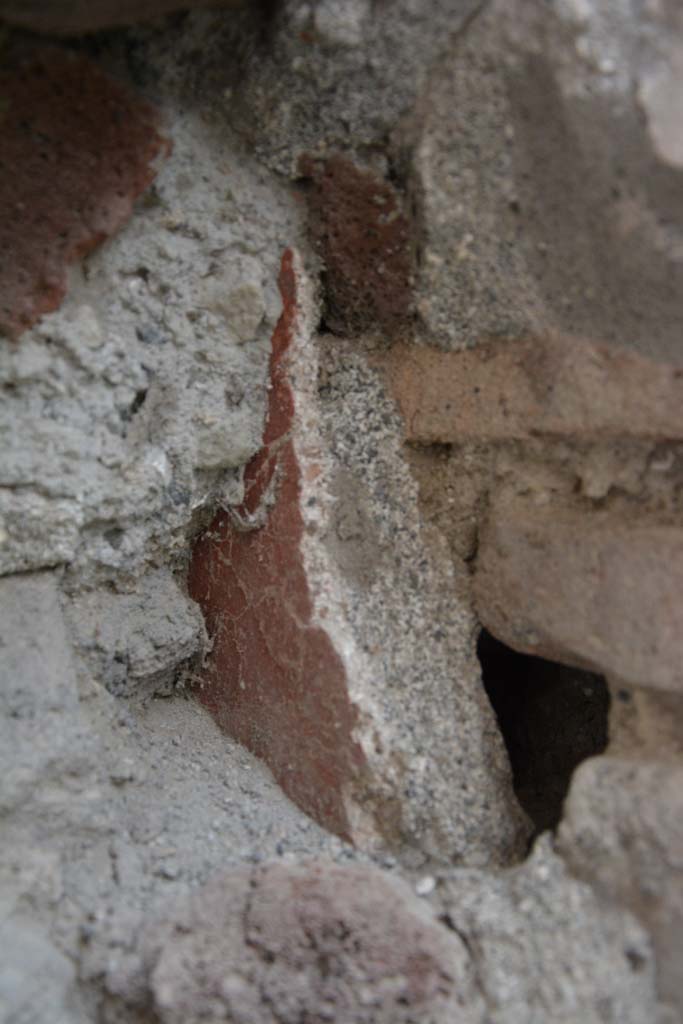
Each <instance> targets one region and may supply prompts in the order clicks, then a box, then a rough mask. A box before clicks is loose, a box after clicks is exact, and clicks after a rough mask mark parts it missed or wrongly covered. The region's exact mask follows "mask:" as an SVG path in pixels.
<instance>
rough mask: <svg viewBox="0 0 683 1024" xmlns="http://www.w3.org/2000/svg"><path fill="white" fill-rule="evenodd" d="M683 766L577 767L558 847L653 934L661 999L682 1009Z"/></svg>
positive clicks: (617, 763)
mask: <svg viewBox="0 0 683 1024" xmlns="http://www.w3.org/2000/svg"><path fill="white" fill-rule="evenodd" d="M682 783H683V770H682V769H681V766H680V763H679V764H677V765H672V764H670V763H669V764H664V763H657V762H656V761H649V762H648V761H644V762H641V763H638V762H636V761H632V760H627V759H625V758H607V757H603V758H600V759H599V760H591V761H586V762H585V764H583V765H582V766H581V768H580V769H579V770H578V771H577V773H576V775H575V777H574V781H573V783H572V787H571V790H570V794H569V798H568V801H567V808H566V814H565V819H564V821H563V823H562V825H561V827H560V832H559V849H560V852H561V853H562V854H563V856H564V857H565V858H566V860H567V862H568V864H569V865H570V867H571V869H572V870H573V871H575V872H576V873H577V874H579V875H580V877H581V878H584V879H586V880H587V881H589V882H591V883H592V884H593V885H594V886H595V887H596V889H597V891H599V892H600V893H601V894H602V895H603V896H605V897H607V898H609V899H611V900H616V901H618V902H620V903H622V904H624V905H625V906H628V907H631V909H632V910H633V912H634V913H635V914H637V916H638V917H639V918H640V919H641V921H642V922H643V924H645V925H646V926H647V927H648V928H649V929H650V932H651V934H652V939H653V943H654V948H655V951H656V953H657V965H658V966H657V970H658V975H659V989H660V992H661V995H662V998H663V999H664V1000H666V1001H670V1002H671V1004H672V1005H673V1006H677V1007H678V1008H679V1009H680V1008H681V1007H682V1006H683V973H682V972H681V932H682V929H683V808H682V807H681V803H682V797H681V794H682V792H683V790H682Z"/></svg>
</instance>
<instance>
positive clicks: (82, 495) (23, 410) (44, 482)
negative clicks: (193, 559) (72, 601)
mask: <svg viewBox="0 0 683 1024" xmlns="http://www.w3.org/2000/svg"><path fill="white" fill-rule="evenodd" d="M165 95H166V100H165V103H166V107H165V108H164V109H165V110H166V111H167V113H168V120H169V122H170V126H171V128H172V130H171V134H172V136H173V147H174V148H173V153H172V154H171V156H170V157H169V159H168V160H167V161H166V163H165V165H164V167H163V169H162V171H161V173H160V175H159V177H158V178H157V181H156V184H155V187H154V191H153V192H152V193H150V195H149V201H148V202H147V203H145V205H144V207H143V208H139V209H138V211H137V215H136V217H135V218H134V220H133V221H132V222H131V223H129V225H128V226H127V228H126V229H125V230H124V231H123V232H122V233H121V234H120V235H119V236H118V237H117V238H115V239H113V240H112V241H111V242H110V243H109V244H108V245H107V247H106V248H105V249H101V250H99V251H98V252H96V253H94V254H92V255H91V256H90V257H89V258H88V261H87V264H86V265H85V266H84V267H83V269H82V271H76V275H75V278H74V279H73V281H72V287H71V290H70V293H69V295H68V296H67V299H66V300H65V302H64V304H63V305H62V307H61V309H60V310H59V311H58V312H57V313H55V314H52V315H51V316H49V317H46V318H44V319H43V321H42V322H41V323H40V324H38V325H37V326H36V327H35V328H34V329H33V330H32V331H30V332H27V333H26V334H24V336H23V337H22V339H21V343H20V344H19V345H17V346H11V345H7V344H5V345H4V346H2V349H1V350H0V381H1V382H2V385H3V402H2V407H1V410H0V438H1V441H0V443H1V444H2V448H3V452H4V458H3V460H2V470H1V471H0V571H2V572H23V571H27V570H34V569H40V568H43V567H45V566H53V565H58V564H64V563H69V564H71V565H72V566H73V568H74V572H75V573H76V574H77V575H78V585H81V584H83V585H90V586H92V585H93V584H94V583H100V582H105V583H107V584H109V583H111V581H112V580H121V579H122V578H123V580H124V582H125V585H127V586H128V587H130V579H131V573H132V574H133V575H135V574H137V573H139V572H141V571H143V570H144V569H145V568H146V567H147V566H148V565H149V564H150V563H152V564H155V563H156V564H157V565H158V564H162V565H163V564H166V563H167V561H168V560H169V556H170V558H171V560H173V558H174V557H176V558H178V559H180V560H182V559H184V558H186V544H187V541H186V537H187V533H188V531H189V530H190V529H191V527H192V524H193V520H194V517H196V516H197V515H199V514H200V513H201V510H202V509H203V508H204V507H206V506H208V507H210V508H215V505H216V503H217V502H230V501H233V502H239V500H240V498H241V495H242V491H241V482H240V469H241V466H242V465H243V463H244V462H246V461H247V460H248V459H249V457H250V456H251V455H252V454H253V452H254V451H255V450H256V449H257V448H258V446H259V443H260V438H261V431H262V417H263V411H264V404H265V373H266V367H267V361H268V349H269V340H270V334H271V332H272V328H273V326H274V324H275V321H276V320H277V316H278V314H279V303H278V295H277V287H276V276H277V267H278V265H279V259H280V253H281V250H282V248H283V247H284V244H285V243H286V242H287V241H291V240H292V238H293V237H294V238H296V237H298V232H299V230H300V229H299V226H298V211H297V210H296V208H295V207H294V204H292V203H291V201H290V202H287V201H286V196H285V195H284V194H283V193H282V191H281V190H280V189H279V188H278V187H277V186H276V185H275V184H274V183H271V184H266V182H265V181H264V180H263V176H262V175H261V177H260V178H259V174H257V173H256V171H255V169H254V166H253V163H251V162H250V160H249V158H248V157H247V156H246V155H245V154H243V153H240V151H239V149H235V148H233V145H232V143H231V140H230V139H229V138H226V137H225V136H224V135H223V136H220V137H216V134H215V132H213V130H212V129H211V127H210V125H208V124H207V123H206V122H205V121H203V120H202V118H201V117H200V116H199V114H198V113H197V112H196V111H193V110H190V111H188V112H187V113H186V114H184V115H183V116H182V117H180V116H179V115H178V114H177V113H175V112H174V110H173V106H172V104H173V102H174V101H173V96H174V92H173V87H172V86H171V85H170V84H169V85H167V86H166V93H165ZM197 164H201V166H202V168H203V172H202V175H201V177H197V176H196V175H195V173H194V169H195V167H196V165H197ZM247 339H248V340H247Z"/></svg>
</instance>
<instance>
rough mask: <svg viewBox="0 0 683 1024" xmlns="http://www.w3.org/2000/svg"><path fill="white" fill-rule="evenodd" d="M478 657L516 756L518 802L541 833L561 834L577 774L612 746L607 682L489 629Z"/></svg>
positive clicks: (483, 635)
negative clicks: (522, 648) (518, 647)
mask: <svg viewBox="0 0 683 1024" xmlns="http://www.w3.org/2000/svg"><path fill="white" fill-rule="evenodd" d="M477 652H478V655H479V660H480V662H481V670H482V678H483V681H484V687H485V688H486V693H487V694H488V697H489V700H490V701H491V704H492V706H493V709H494V711H495V713H496V717H497V718H498V724H499V726H500V730H501V732H502V734H503V738H504V740H505V745H506V747H507V750H508V755H509V757H510V763H511V766H512V773H513V780H514V786H515V792H516V794H517V798H518V800H519V802H520V804H521V805H522V807H523V808H524V810H525V811H526V812H527V814H528V815H529V817H530V818H531V820H532V821H533V823H534V825H535V826H536V832H537V833H539V832H542V831H544V830H545V829H553V828H555V827H556V826H557V824H558V823H559V821H560V817H561V814H562V804H563V802H564V798H565V796H566V795H567V790H568V788H569V783H570V781H571V777H572V773H573V772H574V769H575V768H576V767H577V766H578V765H579V764H580V763H581V761H584V760H585V759H586V758H587V757H593V756H595V755H596V754H601V753H602V752H603V751H604V749H605V747H606V746H607V717H608V711H609V692H608V689H607V684H606V682H605V679H604V677H603V676H599V675H595V674H594V673H593V672H586V671H583V670H582V669H578V668H571V667H569V666H567V665H560V664H558V663H557V662H554V661H546V660H545V659H544V658H536V657H533V656H532V655H529V654H520V653H518V652H517V651H513V650H512V649H511V648H510V647H506V645H505V644H503V643H501V642H500V640H497V639H496V638H495V637H494V636H492V635H491V634H490V633H489V632H487V631H486V630H485V629H484V630H482V632H481V635H480V637H479V644H478V648H477Z"/></svg>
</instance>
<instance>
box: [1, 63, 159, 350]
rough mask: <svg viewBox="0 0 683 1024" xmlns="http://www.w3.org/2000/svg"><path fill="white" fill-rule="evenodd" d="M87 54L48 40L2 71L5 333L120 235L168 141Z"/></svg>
mask: <svg viewBox="0 0 683 1024" xmlns="http://www.w3.org/2000/svg"><path fill="white" fill-rule="evenodd" d="M156 122H157V115H156V113H155V111H154V109H153V108H152V107H151V106H150V105H149V104H147V103H145V102H143V101H142V100H140V99H138V98H136V97H134V96H132V95H131V94H129V93H128V92H127V91H126V90H125V89H124V88H123V87H122V86H120V85H119V84H118V83H117V82H114V81H113V80H112V79H110V78H108V77H107V76H106V75H104V74H103V73H102V72H101V71H100V70H99V69H98V68H97V67H96V66H95V65H94V64H93V63H92V62H91V61H89V60H87V59H86V58H85V57H82V56H79V55H76V54H73V53H69V52H68V51H65V50H60V49H57V48H56V47H43V48H42V49H40V50H39V51H38V52H37V53H36V52H33V53H32V54H31V56H30V57H25V58H24V59H23V60H21V61H18V62H17V63H15V64H14V65H13V66H10V67H9V68H8V69H6V70H3V71H2V73H0V331H4V332H5V333H7V334H8V335H9V336H10V337H12V338H16V337H18V336H19V335H20V334H21V333H22V331H25V330H26V329H27V328H28V327H30V326H31V325H32V324H34V323H35V322H36V321H37V320H38V319H39V318H40V317H41V316H42V315H43V314H44V313H48V312H51V311H52V310H54V309H57V308H58V306H59V305H60V303H61V301H62V299H63V298H64V295H65V293H66V287H67V269H68V266H69V264H71V263H74V262H75V261H77V260H79V259H81V258H82V257H83V256H85V255H86V254H87V253H88V252H90V251H91V250H92V249H94V248H95V247H96V246H97V245H99V244H100V243H102V242H103V241H104V240H105V239H106V238H108V237H109V236H110V235H112V234H114V233H115V232H116V231H118V230H119V228H121V226H122V225H123V224H124V223H125V222H126V221H127V220H128V218H129V217H130V215H131V213H132V211H133V202H134V200H135V199H136V198H137V197H138V196H139V195H140V193H141V192H142V191H143V190H144V189H145V188H146V187H147V186H148V185H149V183H150V182H151V181H152V179H153V178H154V176H155V174H156V169H155V168H154V167H153V166H152V162H153V161H154V159H155V158H156V157H157V156H158V155H159V153H161V152H162V151H166V152H167V151H168V149H169V144H168V143H167V142H166V141H165V140H164V139H162V138H161V136H160V135H159V134H158V133H157V130H156Z"/></svg>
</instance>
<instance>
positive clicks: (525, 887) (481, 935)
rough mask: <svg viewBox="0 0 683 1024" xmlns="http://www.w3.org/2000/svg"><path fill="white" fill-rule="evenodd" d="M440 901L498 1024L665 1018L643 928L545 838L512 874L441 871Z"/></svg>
mask: <svg viewBox="0 0 683 1024" xmlns="http://www.w3.org/2000/svg"><path fill="white" fill-rule="evenodd" d="M433 902H434V904H435V905H436V906H438V907H440V908H442V913H443V914H444V915H445V920H446V923H447V924H448V925H449V927H450V928H452V929H453V931H454V932H455V934H456V935H458V936H460V937H461V938H462V939H463V940H464V941H465V943H466V945H467V949H468V951H469V954H470V956H471V958H472V961H473V963H474V965H475V970H476V976H477V982H478V985H479V988H480V990H481V992H482V995H483V997H484V1000H485V1005H486V1011H487V1015H486V1020H488V1021H491V1022H492V1024H546V1022H547V1021H552V1022H553V1024H574V1022H575V1021H586V1022H587V1024H588V1022H595V1024H606V1022H608V1021H611V1022H614V1024H622V1022H627V1021H629V1022H632V1024H643V1022H644V1021H657V1020H659V1019H660V1017H659V1013H660V1008H659V1007H658V1006H657V1000H656V995H655V962H654V957H653V953H652V949H651V946H650V942H649V939H648V937H647V934H646V932H645V931H644V930H643V929H642V928H641V927H639V925H638V924H637V922H636V921H635V919H634V918H633V917H631V916H630V915H629V914H628V913H626V912H624V911H621V910H615V909H614V907H612V906H610V905H609V904H607V903H606V902H601V901H600V900H596V896H595V893H594V892H593V890H592V889H591V888H590V886H588V885H586V884H582V883H581V882H577V881H576V880H575V879H573V878H572V877H571V876H570V875H569V874H568V872H567V869H566V866H565V865H564V863H563V862H562V860H561V859H560V858H559V857H558V856H557V855H556V854H555V853H554V852H553V850H552V844H551V842H550V840H549V838H548V837H547V836H546V837H544V838H543V839H542V840H540V841H539V842H538V843H537V844H536V847H535V849H534V852H533V854H532V856H531V857H530V858H529V860H528V861H527V863H526V864H524V865H522V866H521V867H519V868H515V869H514V870H512V871H508V872H503V873H501V874H499V875H497V876H496V877H491V876H490V875H486V874H482V873H481V872H475V871H457V872H453V873H452V874H451V875H444V876H442V878H441V879H440V880H439V886H438V888H437V890H436V893H435V895H434V897H433ZM666 1019H667V1018H665V1017H664V1016H662V1017H661V1020H662V1021H664V1020H666Z"/></svg>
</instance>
